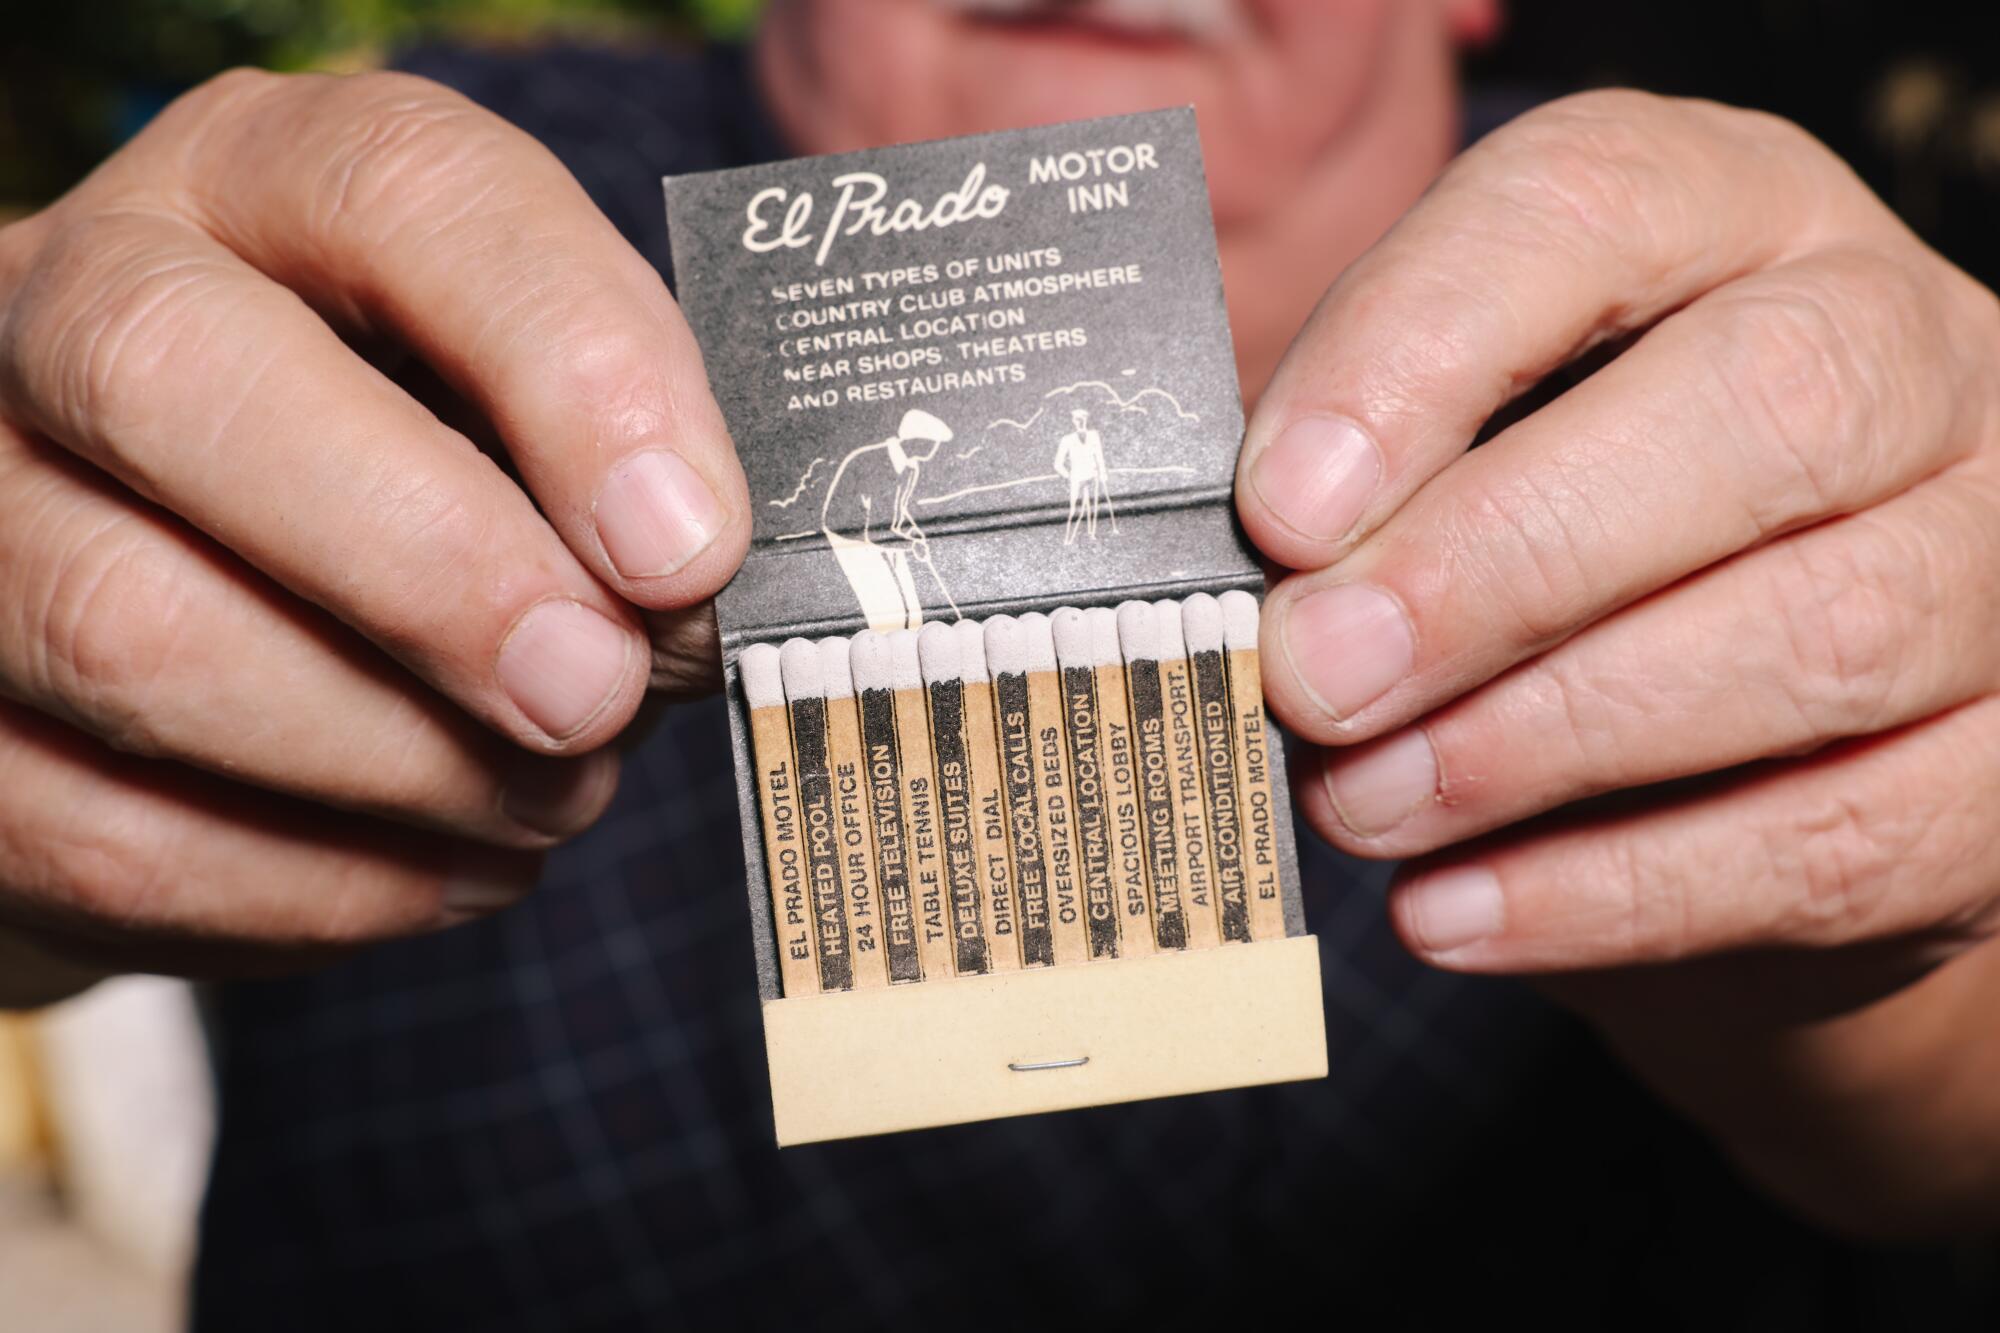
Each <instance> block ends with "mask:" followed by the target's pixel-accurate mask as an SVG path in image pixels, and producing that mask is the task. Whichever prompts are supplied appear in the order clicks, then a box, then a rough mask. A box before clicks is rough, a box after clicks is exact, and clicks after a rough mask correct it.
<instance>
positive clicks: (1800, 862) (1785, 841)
mask: <svg viewBox="0 0 2000 1333" xmlns="http://www.w3.org/2000/svg"><path fill="white" fill-rule="evenodd" d="M1802 802H1803V803H1802V804H1801V805H1800V806H1799V807H1798V808H1797V809H1796V811H1795V814H1794V816H1793V818H1791V819H1790V820H1788V821H1786V822H1784V823H1782V824H1772V825H1766V826H1765V827H1764V828H1763V829H1762V830H1761V834H1762V842H1763V855H1764V859H1765V861H1766V863H1767V864H1768V865H1769V866H1770V873H1771V874H1773V875H1774V876H1775V877H1776V878H1777V879H1778V880H1779V882H1780V883H1785V884H1789V885H1790V886H1791V892H1789V893H1785V894H1781V895H1775V896H1774V901H1775V902H1776V903H1777V908H1776V911H1777V914H1778V919H1777V920H1776V921H1774V922H1772V923H1771V929H1772V932H1773V934H1774V935H1775V937H1777V938H1780V939H1785V940H1790V941H1794V942H1797V943H1804V944H1812V943H1820V944H1837V943H1842V942H1845V941H1847V940H1850V939H1854V938H1856V937H1858V936H1862V935H1866V934H1867V933H1869V927H1870V924H1871V922H1872V921H1873V920H1874V918H1875V917H1876V916H1877V915H1878V914H1880V913H1881V912H1882V911H1883V910H1884V907H1885V901H1886V898H1887V890H1888V888H1889V886H1890V885H1891V884H1892V883H1893V880H1894V871H1895V868H1896V864H1897V862H1898V861H1899V860H1900V859H1901V857H1902V854H1903V852H1904V851H1905V850H1906V849H1910V848H1911V847H1912V845H1913V838H1914V839H1917V840H1920V839H1921V830H1919V829H1916V828H1914V827H1910V826H1909V825H1910V821H1909V819H1908V816H1907V814H1906V813H1903V812H1899V811H1895V810H1889V809H1878V810H1868V809H1864V808H1863V806H1862V805H1861V804H1860V803H1859V802H1857V801H1855V800H1853V799H1851V798H1849V797H1847V796H1843V795H1840V794H1838V793H1820V794H1817V795H1813V796H1807V797H1803V798H1802Z"/></svg>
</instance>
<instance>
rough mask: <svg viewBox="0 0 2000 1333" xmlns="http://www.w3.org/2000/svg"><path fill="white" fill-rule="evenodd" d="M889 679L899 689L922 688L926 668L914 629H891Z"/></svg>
mask: <svg viewBox="0 0 2000 1333" xmlns="http://www.w3.org/2000/svg"><path fill="white" fill-rule="evenodd" d="M889 681H890V683H891V684H893V685H894V686H895V687H896V688H897V689H899V690H921V689H922V688H923V687H924V669H923V666H922V662H921V659H920V658H919V656H918V654H917V632H916V631H915V630H913V629H892V630H890V631H889Z"/></svg>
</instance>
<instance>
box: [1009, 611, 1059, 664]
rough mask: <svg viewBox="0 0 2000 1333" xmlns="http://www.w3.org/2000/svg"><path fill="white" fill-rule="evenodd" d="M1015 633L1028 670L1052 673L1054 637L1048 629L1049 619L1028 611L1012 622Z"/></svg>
mask: <svg viewBox="0 0 2000 1333" xmlns="http://www.w3.org/2000/svg"><path fill="white" fill-rule="evenodd" d="M1014 629H1015V632H1016V633H1017V634H1018V635H1019V636H1020V639H1021V651H1022V653H1024V654H1025V655H1026V657H1027V663H1028V670H1030V671H1054V670H1055V669H1056V636H1055V633H1054V631H1053V630H1051V629H1050V627H1049V618H1048V617H1047V616H1045V615H1043V614H1042V613H1041V612H1040V611H1030V612H1028V614H1026V615H1024V616H1022V617H1021V618H1020V619H1019V620H1016V621H1015V622H1014Z"/></svg>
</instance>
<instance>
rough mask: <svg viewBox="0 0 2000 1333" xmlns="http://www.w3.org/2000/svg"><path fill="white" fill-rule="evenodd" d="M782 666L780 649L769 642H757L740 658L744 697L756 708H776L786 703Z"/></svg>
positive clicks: (737, 667) (738, 675)
mask: <svg viewBox="0 0 2000 1333" xmlns="http://www.w3.org/2000/svg"><path fill="white" fill-rule="evenodd" d="M782 672H783V668H781V667H780V666H779V665H778V650H777V649H776V648H773V647H772V646H771V645H770V644H768V643H753V644H751V645H750V646H749V647H748V648H745V649H744V650H743V651H742V652H741V653H739V654H737V657H736V674H737V677H738V678H739V679H741V680H742V682H743V697H744V698H745V699H748V700H749V701H750V706H751V707H752V708H776V707H778V706H780V705H781V704H783V703H784V702H785V678H784V675H783V674H782Z"/></svg>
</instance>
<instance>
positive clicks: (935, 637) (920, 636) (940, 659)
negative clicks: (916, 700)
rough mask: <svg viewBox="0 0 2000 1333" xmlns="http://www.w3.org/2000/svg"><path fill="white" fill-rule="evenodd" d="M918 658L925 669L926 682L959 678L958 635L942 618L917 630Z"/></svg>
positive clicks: (935, 682) (933, 682)
mask: <svg viewBox="0 0 2000 1333" xmlns="http://www.w3.org/2000/svg"><path fill="white" fill-rule="evenodd" d="M917 659H918V661H919V662H920V663H921V664H922V666H923V669H924V681H925V683H926V684H930V685H935V684H938V683H939V682H940V681H947V680H957V679H958V635H957V634H955V633H953V631H952V627H951V626H950V625H947V624H945V622H944V621H942V620H933V621H931V622H930V623H929V624H927V625H925V626H924V627H923V628H922V629H920V630H918V631H917Z"/></svg>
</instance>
